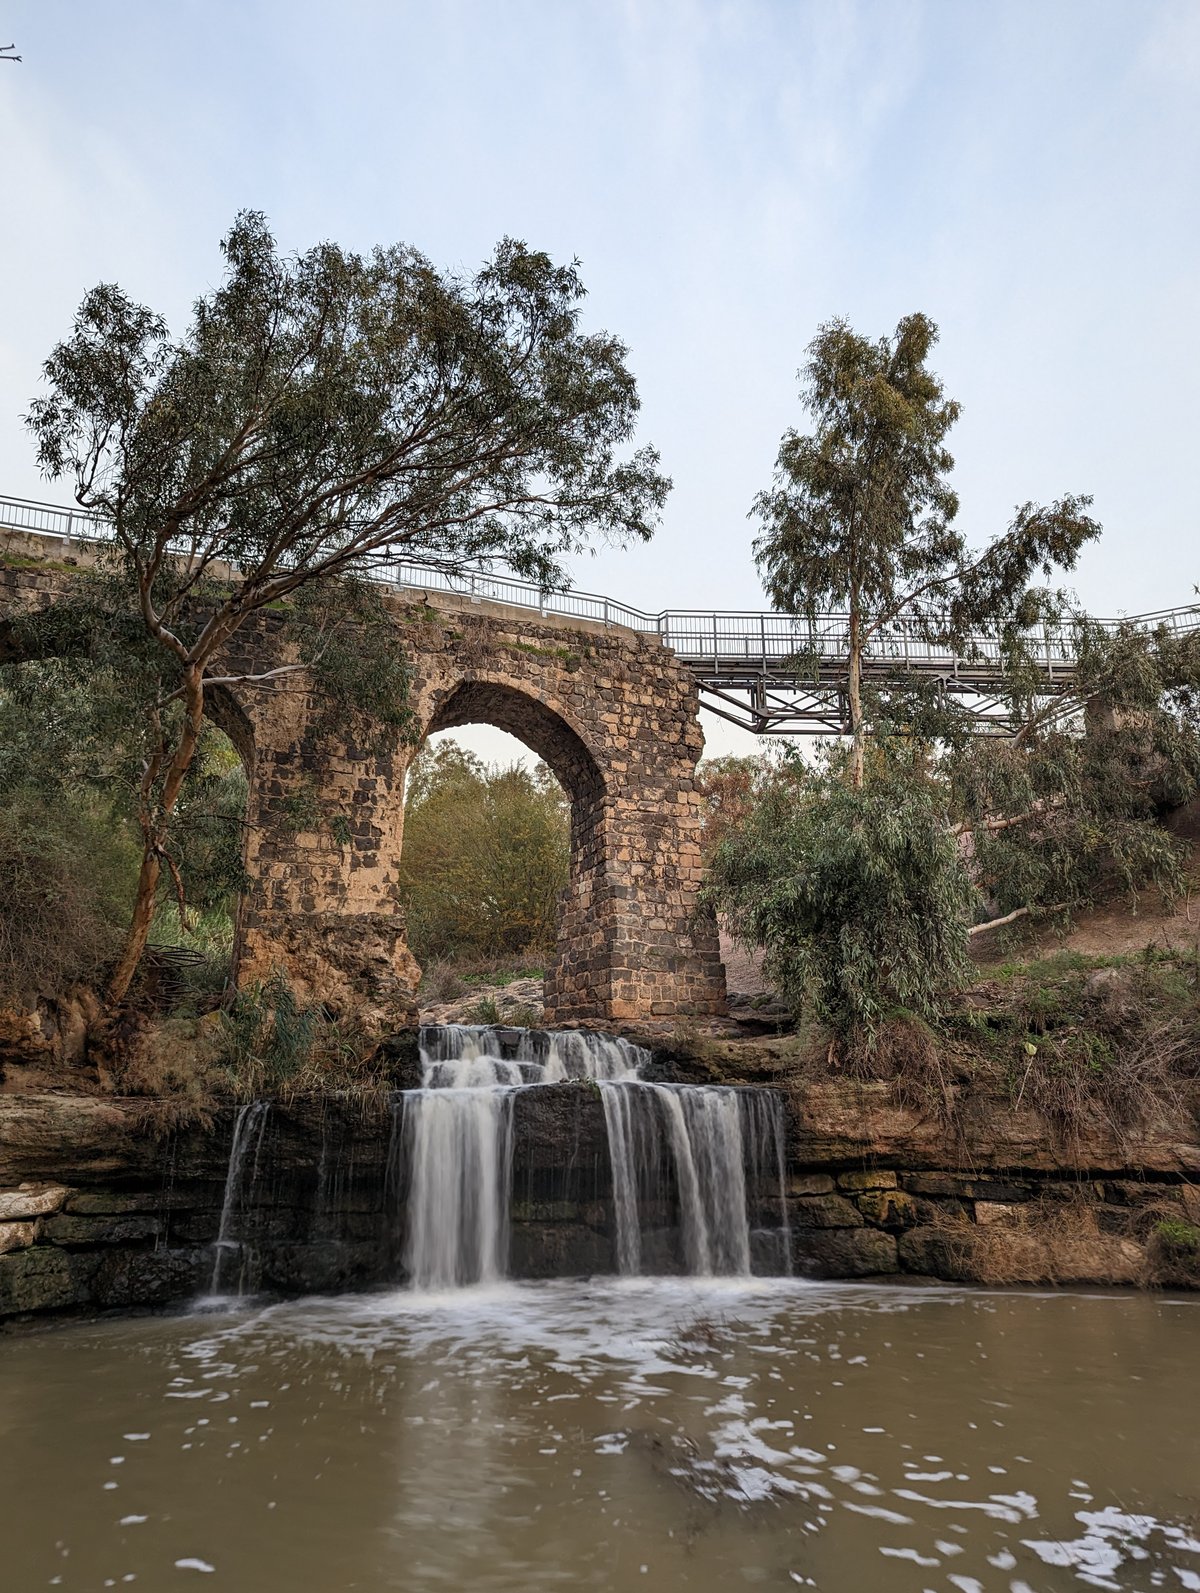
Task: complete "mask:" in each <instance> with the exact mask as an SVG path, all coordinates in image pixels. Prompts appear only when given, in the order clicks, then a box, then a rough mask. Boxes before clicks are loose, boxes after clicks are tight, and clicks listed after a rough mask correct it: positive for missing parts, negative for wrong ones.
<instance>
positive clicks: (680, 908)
mask: <svg viewBox="0 0 1200 1593" xmlns="http://www.w3.org/2000/svg"><path fill="white" fill-rule="evenodd" d="M69 561H71V562H69ZM73 562H79V563H82V562H86V550H81V549H79V548H78V547H76V548H74V549H73V550H72V549H71V548H70V547H64V545H63V543H62V542H61V541H60V540H59V539H58V538H53V537H46V536H40V535H35V534H30V533H26V532H18V531H3V530H0V662H4V661H9V662H12V661H19V660H20V659H21V658H22V657H25V656H33V654H32V653H26V652H24V651H23V650H22V648H23V644H22V643H21V642H20V641H19V640H18V637H19V635H21V634H23V632H24V628H23V627H20V628H19V627H15V626H14V623H13V621H14V618H15V617H17V616H28V615H29V613H30V611H31V610H37V609H44V608H47V607H49V606H51V605H52V604H53V603H54V602H55V601H56V600H58V599H59V598H61V597H63V596H65V595H66V594H67V593H68V592H69V590H70V587H71V584H72V582H73V580H74V579H76V576H75V573H74V570H73ZM432 597H433V601H431V600H430V595H418V594H416V593H412V592H399V593H395V594H389V595H388V597H387V599H386V601H387V603H388V606H389V608H390V611H391V613H392V615H393V617H394V618H395V620H396V622H397V625H398V626H399V627H400V629H401V631H402V634H403V636H404V638H405V641H406V652H407V654H408V657H409V660H410V665H411V669H412V683H411V692H410V705H411V707H412V709H413V712H414V714H415V716H416V721H417V725H418V727H419V738H420V740H424V738H425V736H427V735H429V734H430V733H432V732H433V731H435V730H443V729H448V728H452V727H454V726H458V725H465V724H475V723H484V724H490V725H495V726H497V727H498V728H499V729H501V730H506V731H509V732H510V733H511V734H513V735H515V736H517V737H518V738H519V739H520V740H521V741H523V742H524V743H525V744H526V745H527V746H529V747H530V748H531V749H532V750H533V751H534V752H535V753H537V755H538V756H539V757H541V758H542V759H544V761H545V762H546V763H547V764H548V765H549V766H550V768H551V769H552V770H553V771H554V773H555V775H556V776H557V777H558V779H559V781H560V782H561V784H562V785H563V787H564V789H565V791H566V792H567V795H568V797H569V798H570V804H571V869H570V882H569V885H568V887H567V889H566V891H565V893H564V897H563V900H562V902H561V906H560V918H559V929H558V954H557V959H556V961H555V963H554V966H553V967H552V968H551V969H550V971H549V973H548V975H547V980H546V1015H547V1020H548V1021H549V1022H553V1023H560V1024H561V1023H564V1022H573V1021H580V1022H585V1021H597V1022H619V1021H625V1022H629V1021H641V1022H645V1021H654V1020H659V1021H663V1020H665V1021H671V1020H673V1019H675V1018H678V1017H681V1016H685V1015H688V1016H691V1015H695V1016H704V1015H711V1014H716V1013H720V1012H723V1011H724V1004H725V981H724V970H723V968H722V966H721V962H720V957H719V951H718V944H717V930H716V925H715V922H714V921H713V920H712V918H711V917H709V916H707V915H705V914H704V913H702V912H699V911H698V909H697V891H698V887H699V884H700V878H701V871H700V849H699V839H700V822H701V812H700V797H699V794H698V792H697V789H696V784H695V768H696V763H697V761H698V759H699V757H700V754H701V751H702V748H703V738H702V735H701V732H700V726H699V720H698V717H697V688H696V684H695V682H694V680H693V678H692V675H691V673H690V672H689V670H688V669H687V667H686V665H685V664H683V663H681V662H679V661H678V660H677V659H676V658H675V656H674V655H673V653H672V652H671V650H670V649H669V648H668V647H667V646H665V645H664V644H663V642H662V641H661V640H660V639H659V638H658V637H657V636H656V635H650V634H645V633H639V632H637V631H634V630H632V629H629V628H626V627H622V626H618V625H612V624H609V625H605V624H604V623H603V621H599V622H597V621H592V620H587V619H580V618H572V617H565V616H559V615H553V614H538V613H531V612H530V611H529V610H527V609H524V608H520V607H517V606H514V605H506V604H503V603H496V602H487V601H473V600H472V599H471V597H470V596H469V595H455V594H442V593H439V594H432ZM280 631H281V622H280V619H279V617H278V616H277V615H272V614H271V613H269V612H266V613H261V614H259V615H256V616H255V617H254V618H253V619H252V620H250V621H248V622H247V624H246V625H245V626H244V627H243V628H242V629H241V630H240V631H239V632H238V634H237V636H236V637H235V638H234V639H233V643H232V644H231V650H230V652H229V654H228V655H227V656H225V657H223V658H222V659H221V660H220V666H219V667H220V670H221V672H222V673H226V674H231V675H234V674H236V675H243V674H261V673H263V672H265V671H266V670H268V669H270V668H273V667H275V666H276V665H278V664H280V663H283V662H286V656H285V654H284V653H283V651H282V641H281V637H280ZM304 680H305V677H304V675H303V674H301V675H294V674H293V675H285V676H281V677H278V678H276V679H274V680H271V681H266V682H263V683H261V684H257V685H249V684H242V685H238V686H237V687H236V688H228V687H221V688H214V689H212V690H210V692H209V693H207V694H206V695H207V696H208V698H209V708H208V711H209V713H210V715H211V716H212V718H213V719H214V720H215V722H216V723H217V724H218V725H219V726H220V727H221V728H222V729H223V730H224V731H225V732H226V733H227V734H228V735H229V736H230V738H231V740H232V741H233V743H234V745H235V746H236V747H237V748H238V750H239V752H240V754H241V757H242V759H243V762H244V763H245V766H246V770H247V774H248V778H249V790H250V795H249V802H248V808H247V821H248V822H247V829H246V836H247V841H246V852H245V863H246V872H247V876H248V881H249V884H248V889H247V891H246V894H245V896H244V898H243V901H242V904H241V911H240V915H239V924H238V933H237V948H236V951H237V968H238V980H239V983H242V984H245V983H248V982H252V981H253V980H255V979H260V978H265V977H266V976H267V975H269V973H270V972H271V970H272V969H273V968H274V967H276V966H286V968H287V969H288V972H289V977H290V979H291V982H292V984H293V987H294V988H296V990H297V992H298V993H299V994H300V995H301V996H302V997H304V998H305V999H308V1000H319V1001H322V1002H324V1003H325V1004H326V1005H327V1007H328V1008H329V1009H330V1010H331V1011H332V1012H333V1013H335V1014H345V1015H347V1016H349V1015H351V1014H357V1015H359V1016H360V1017H363V1018H365V1019H366V1020H367V1021H368V1022H371V1023H373V1024H374V1025H375V1026H377V1027H382V1026H386V1025H387V1024H389V1023H392V1024H395V1023H397V1022H403V1021H405V1020H411V1019H412V1018H413V1016H414V1015H415V1012H416V1000H415V991H416V984H417V979H418V977H419V970H418V968H417V966H416V964H415V962H414V960H413V958H412V955H411V953H410V952H409V950H408V948H407V945H406V943H405V938H404V919H403V912H402V908H401V904H400V901H399V898H398V893H397V869H398V863H399V859H400V853H401V848H402V845H403V822H404V803H403V782H404V775H405V771H406V769H407V767H408V765H409V763H410V762H411V761H412V758H413V756H414V755H415V752H416V750H417V747H416V746H410V745H401V744H398V745H396V746H394V747H393V748H391V749H390V750H388V751H387V752H385V753H383V754H382V755H380V754H377V753H375V752H372V751H369V750H368V749H366V748H364V747H361V746H358V745H356V744H355V743H354V742H353V741H352V740H349V739H345V738H344V737H342V736H339V735H338V734H329V733H328V732H327V731H326V730H324V729H322V728H321V720H322V715H321V709H322V706H323V705H322V704H321V702H320V701H318V700H317V699H316V698H315V697H314V696H313V695H311V694H310V692H309V690H308V689H307V688H306V686H305V685H304V684H303V682H304ZM418 745H419V743H418ZM317 810H320V811H322V812H323V813H324V814H326V815H330V814H333V815H337V817H338V822H337V823H335V824H333V825H331V824H330V823H328V822H317V823H315V827H313V828H297V818H296V815H297V813H298V812H311V813H315V812H316V811H317ZM302 822H303V823H308V822H311V821H310V820H308V819H305V820H304V821H302Z"/></svg>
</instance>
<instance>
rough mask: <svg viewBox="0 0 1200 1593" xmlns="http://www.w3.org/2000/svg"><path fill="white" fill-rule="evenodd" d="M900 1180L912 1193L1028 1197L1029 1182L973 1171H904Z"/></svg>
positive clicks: (975, 1197) (968, 1197)
mask: <svg viewBox="0 0 1200 1593" xmlns="http://www.w3.org/2000/svg"><path fill="white" fill-rule="evenodd" d="M900 1182H901V1184H902V1185H903V1187H904V1188H905V1189H907V1190H909V1191H910V1192H911V1193H912V1194H914V1195H933V1196H951V1197H957V1198H958V1199H960V1200H1001V1201H1007V1202H1012V1201H1019V1200H1028V1199H1029V1185H1028V1183H1026V1182H1024V1181H1023V1180H1018V1179H1007V1178H987V1177H977V1176H976V1175H975V1174H974V1173H904V1174H903V1175H902V1176H901V1179H900Z"/></svg>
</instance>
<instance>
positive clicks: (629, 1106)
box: [600, 1078, 789, 1277]
mask: <svg viewBox="0 0 1200 1593" xmlns="http://www.w3.org/2000/svg"><path fill="white" fill-rule="evenodd" d="M600 1089H601V1094H602V1098H603V1101H604V1116H605V1123H606V1126H607V1129H608V1146H609V1157H610V1160H611V1162H612V1173H613V1208H614V1212H615V1214H616V1228H617V1270H618V1271H619V1272H622V1273H625V1274H637V1273H639V1272H641V1271H642V1250H643V1243H642V1238H643V1231H644V1226H645V1223H644V1216H643V1214H644V1212H645V1211H646V1210H647V1209H650V1210H653V1209H656V1208H658V1207H661V1206H662V1204H663V1203H664V1201H665V1200H666V1199H667V1197H668V1195H669V1193H670V1190H671V1187H672V1185H673V1186H674V1193H675V1199H676V1201H677V1203H678V1210H679V1231H680V1242H681V1247H682V1251H683V1258H682V1259H683V1264H684V1270H685V1271H686V1272H688V1273H690V1274H692V1275H693V1276H696V1277H713V1276H723V1275H730V1276H738V1275H745V1274H748V1273H749V1272H750V1270H751V1254H750V1235H751V1229H752V1227H753V1226H754V1222H753V1217H754V1216H755V1212H754V1211H753V1209H752V1207H751V1200H752V1199H753V1198H754V1197H755V1196H757V1195H758V1193H759V1191H764V1192H765V1191H768V1190H769V1191H770V1196H769V1198H770V1201H771V1205H772V1206H773V1208H774V1210H773V1213H772V1215H774V1217H775V1219H776V1224H775V1226H776V1231H777V1232H781V1233H782V1235H783V1242H782V1251H783V1257H784V1260H785V1265H784V1267H783V1269H782V1270H785V1271H786V1270H788V1267H787V1264H786V1258H787V1256H788V1252H789V1246H788V1244H787V1238H786V1233H787V1206H786V1189H785V1179H784V1172H785V1168H784V1124H783V1108H782V1103H781V1101H780V1100H779V1097H778V1096H776V1095H773V1094H771V1093H770V1092H769V1091H766V1090H748V1089H739V1088H736V1087H733V1086H730V1085H688V1084H649V1083H645V1082H643V1081H642V1080H640V1079H637V1078H631V1079H628V1080H626V1081H624V1082H621V1083H614V1084H610V1085H605V1084H601V1086H600ZM748 1175H749V1176H748Z"/></svg>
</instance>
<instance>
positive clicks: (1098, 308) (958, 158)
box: [0, 0, 1200, 756]
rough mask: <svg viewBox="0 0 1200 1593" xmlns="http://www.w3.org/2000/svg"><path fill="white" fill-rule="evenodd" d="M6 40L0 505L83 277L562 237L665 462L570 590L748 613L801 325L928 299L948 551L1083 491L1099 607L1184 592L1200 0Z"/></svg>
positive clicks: (346, 5) (173, 291) (170, 294)
mask: <svg viewBox="0 0 1200 1593" xmlns="http://www.w3.org/2000/svg"><path fill="white" fill-rule="evenodd" d="M10 40H12V41H13V42H14V43H15V44H16V48H17V50H18V51H19V52H20V54H21V55H22V57H23V60H22V62H21V63H20V64H12V63H7V64H6V63H3V62H0V152H2V154H0V161H2V168H3V177H4V181H3V200H2V209H0V242H2V246H0V295H2V297H0V303H3V305H4V315H3V318H2V320H0V493H2V494H7V495H15V496H24V497H32V498H40V499H46V500H50V501H66V499H67V498H68V496H69V491H68V488H67V484H66V483H50V482H46V481H44V480H42V479H41V478H40V477H39V475H38V471H37V468H36V465H35V462H34V456H33V449H32V447H31V445H30V442H29V439H28V436H27V435H26V433H25V429H24V426H23V424H22V420H21V416H22V414H23V412H24V411H25V409H26V408H27V406H28V403H29V400H30V399H31V398H32V397H34V396H35V395H36V394H37V392H38V391H39V381H40V366H41V362H42V360H44V359H45V357H46V355H47V354H48V353H49V351H50V349H51V348H52V346H53V345H54V343H55V341H56V340H57V339H58V338H60V337H62V336H64V335H65V334H66V333H67V332H68V330H69V328H70V324H71V317H72V314H73V312H74V309H75V307H76V306H77V304H78V302H79V300H80V299H81V298H82V296H83V294H84V293H85V292H86V291H87V290H88V289H89V288H90V287H92V286H93V285H94V284H95V283H97V282H99V281H116V282H119V283H121V284H122V285H123V286H124V287H125V288H126V289H127V290H128V291H129V292H130V293H132V294H133V295H135V296H136V297H138V298H139V299H141V300H143V301H144V302H146V303H148V304H151V305H153V306H154V307H155V308H156V309H158V310H160V311H162V312H163V313H164V314H166V315H167V317H168V319H169V320H170V322H171V324H172V326H174V327H177V328H180V329H182V327H183V325H184V324H185V321H186V317H187V313H188V308H189V305H190V303H191V301H192V299H193V298H194V296H195V295H196V294H197V293H200V292H203V291H205V290H206V289H208V288H210V287H211V286H213V285H214V284H215V282H216V281H217V280H218V277H219V270H220V256H219V251H218V242H219V239H220V237H221V236H222V234H223V233H224V231H225V230H226V229H227V228H228V226H229V223H230V222H231V220H232V219H233V216H234V214H235V213H236V212H237V211H238V210H239V209H241V208H246V207H250V208H255V209H260V210H263V211H265V212H266V213H267V214H268V216H269V217H270V219H271V222H272V224H273V226H274V228H275V231H276V234H277V236H278V238H279V240H280V242H281V244H282V245H283V246H284V247H285V248H288V249H291V248H302V247H305V246H307V245H309V244H312V243H314V242H316V241H318V240H321V239H325V238H329V239H334V240H336V241H337V242H339V243H341V244H343V245H346V246H348V247H353V248H359V249H366V248H369V247H370V246H371V245H373V244H375V243H391V242H396V241H400V240H403V241H405V242H408V243H412V244H415V245H416V246H417V247H419V248H420V249H421V250H423V251H424V252H425V253H426V254H427V255H429V256H430V257H431V258H432V259H433V260H434V262H435V263H437V264H438V265H440V266H443V267H446V268H452V269H456V270H462V271H469V270H471V269H473V268H474V267H476V266H477V265H478V264H480V263H481V262H482V261H483V260H484V259H485V258H486V256H487V255H488V254H489V252H490V251H491V249H492V248H493V246H494V245H495V243H496V242H497V240H498V239H500V238H501V237H503V236H505V235H509V236H515V237H519V238H523V239H525V240H526V241H527V242H528V243H530V244H531V245H533V246H536V247H538V248H542V249H545V250H547V251H548V252H549V253H550V254H551V255H552V256H554V257H555V258H558V259H562V260H568V259H578V260H579V261H580V262H581V269H582V274H583V279H584V282H585V283H586V285H587V288H588V300H587V307H586V319H587V322H588V324H589V325H590V326H594V327H605V328H607V329H608V330H610V331H613V332H615V333H617V334H618V335H619V336H620V337H621V338H622V339H623V341H624V342H625V343H626V344H627V345H628V348H629V363H630V365H631V368H632V369H633V371H634V372H635V374H636V376H637V379H638V383H639V390H640V392H641V395H642V403H643V407H642V416H641V419H642V426H641V432H640V439H641V440H643V441H652V442H653V443H654V444H655V445H656V446H657V447H658V448H659V449H660V451H661V453H662V456H663V463H664V468H665V469H666V470H667V472H668V473H669V474H670V475H671V477H672V478H673V481H674V484H675V485H674V490H673V492H672V494H671V497H670V499H669V501H668V504H667V507H666V510H665V512H664V515H663V522H662V526H661V529H660V531H659V533H658V535H657V536H656V537H655V539H654V541H653V542H651V543H650V544H648V545H645V546H641V545H639V546H638V547H637V548H634V549H628V550H618V549H610V548H604V549H601V550H600V551H599V552H598V553H597V554H596V555H595V556H594V557H590V558H589V557H587V556H584V557H581V558H580V559H578V560H577V561H576V565H575V571H574V575H575V584H576V585H577V586H578V587H580V588H581V589H583V590H588V591H595V592H603V593H606V594H608V595H610V596H613V597H616V598H619V599H621V600H622V601H624V602H627V603H630V604H632V605H633V606H635V607H637V608H641V609H644V610H649V611H652V612H654V611H657V610H659V609H661V608H666V607H674V608H704V607H721V608H741V607H744V608H749V609H757V608H761V607H764V606H765V603H764V599H763V595H762V590H761V586H760V584H759V581H758V578H757V573H756V571H755V567H754V563H753V558H752V555H751V550H750V543H751V540H752V538H753V534H754V528H753V525H752V524H751V522H750V521H749V520H748V518H747V514H748V511H749V508H750V504H751V502H752V500H753V497H754V494H755V493H756V492H757V491H758V490H759V489H760V488H761V487H763V486H765V485H766V484H767V483H768V481H769V480H770V476H771V470H772V465H773V462H774V458H775V453H776V450H777V448H778V444H779V439H780V436H781V434H782V433H783V432H784V431H785V430H786V429H787V428H788V427H789V426H793V425H794V426H798V427H800V428H801V429H803V425H804V416H803V412H802V410H801V408H800V405H799V401H798V396H797V380H796V373H797V369H798V367H799V366H800V364H801V363H802V361H803V358H804V349H805V345H806V344H807V343H808V341H809V339H810V338H811V337H812V336H813V334H814V332H815V331H816V329H817V327H818V326H819V325H820V324H821V323H822V322H823V321H826V320H828V319H829V318H831V317H833V316H838V315H840V316H845V317H847V318H848V319H849V320H850V322H851V323H852V324H853V325H854V326H855V328H856V329H857V330H859V331H861V332H864V333H868V334H871V335H882V334H884V333H886V332H888V331H890V330H891V329H892V328H893V327H894V326H895V324H896V322H897V321H898V320H899V319H900V318H901V317H902V316H903V315H905V314H908V313H909V312H911V311H914V310H922V311H924V312H925V313H926V314H928V315H930V316H932V317H933V319H934V320H935V321H936V322H937V323H938V325H939V327H940V329H941V341H940V343H939V345H938V348H937V349H936V351H935V356H934V360H933V363H934V366H935V368H936V369H937V370H938V372H939V373H940V375H941V376H942V378H943V380H944V382H945V385H946V389H947V391H948V392H949V393H950V394H951V395H953V396H954V397H956V398H958V399H959V400H961V402H962V404H963V406H964V407H963V416H962V419H961V420H960V422H959V424H958V426H957V427H956V428H955V431H954V432H953V434H952V438H951V446H952V449H953V452H954V454H955V457H956V460H957V470H956V473H955V484H956V486H957V488H958V491H959V495H960V499H961V504H962V507H961V510H960V515H959V521H960V524H961V525H962V526H963V527H964V528H965V530H966V531H967V534H968V537H969V539H970V540H971V541H972V542H973V543H975V544H977V545H982V544H983V543H985V542H986V541H987V540H988V538H989V537H991V536H993V535H995V534H996V533H998V532H999V531H1002V530H1003V529H1004V528H1005V526H1006V525H1007V524H1008V522H1009V520H1010V518H1011V516H1012V512H1013V509H1014V507H1015V506H1016V505H1018V504H1020V503H1023V502H1026V501H1027V500H1030V499H1033V500H1043V501H1044V500H1048V499H1051V498H1055V497H1058V496H1060V495H1061V494H1063V493H1065V492H1085V493H1091V494H1092V495H1093V497H1094V500H1095V504H1094V511H1093V512H1094V513H1095V514H1096V516H1097V517H1098V518H1099V519H1100V520H1101V522H1102V523H1103V525H1104V527H1105V534H1104V537H1103V539H1102V541H1101V542H1100V543H1099V544H1098V545H1095V546H1093V547H1092V548H1090V549H1089V550H1087V551H1086V552H1085V554H1084V557H1083V560H1082V562H1081V564H1080V566H1079V568H1078V569H1077V570H1076V572H1075V573H1074V575H1073V576H1072V578H1071V580H1072V584H1073V585H1074V587H1075V589H1076V590H1077V592H1078V593H1079V596H1080V598H1081V599H1082V600H1083V602H1084V603H1085V605H1086V606H1087V607H1088V608H1089V609H1091V610H1092V612H1095V613H1101V614H1116V613H1122V612H1124V613H1135V612H1139V611H1143V610H1148V609H1156V608H1163V607H1168V606H1171V605H1174V604H1179V603H1183V602H1186V601H1188V600H1189V599H1190V597H1191V596H1192V593H1193V589H1194V587H1195V585H1196V583H1197V581H1198V580H1200V536H1198V527H1200V513H1198V511H1197V506H1196V493H1195V474H1196V470H1195V460H1196V456H1197V449H1196V443H1195V433H1196V429H1197V418H1198V417H1197V407H1198V406H1197V399H1196V380H1195V373H1196V371H1197V368H1198V367H1200V314H1198V308H1200V161H1198V158H1197V157H1198V155H1200V0H1037V3H1026V0H991V3H986V4H985V3H983V0H978V3H976V0H733V3H721V0H436V3H432V0H422V3H410V0H339V3H338V4H337V5H335V6H331V5H329V4H328V3H327V0H326V3H323V4H320V5H317V4H315V3H310V0H170V3H169V4H164V3H163V0H106V3H105V4H104V5H102V6H100V5H96V4H95V3H94V0H0V44H5V43H8V42H9V41H10ZM706 732H708V733H709V748H710V750H711V751H727V750H735V749H736V750H742V749H745V748H751V747H752V746H753V742H752V741H751V739H750V738H749V737H739V736H738V734H737V733H736V732H732V731H729V732H727V731H726V730H725V728H724V727H721V726H720V723H719V721H715V720H712V721H708V722H707V723H706ZM458 735H459V739H463V740H465V739H469V738H468V737H467V736H465V735H463V734H462V733H458ZM478 747H479V750H481V751H482V752H483V753H484V754H485V755H487V756H501V755H504V753H505V752H506V751H507V750H508V744H507V743H506V742H505V741H503V740H502V738H500V737H499V735H498V733H489V734H488V735H484V736H483V737H482V739H481V740H479V741H478Z"/></svg>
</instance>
